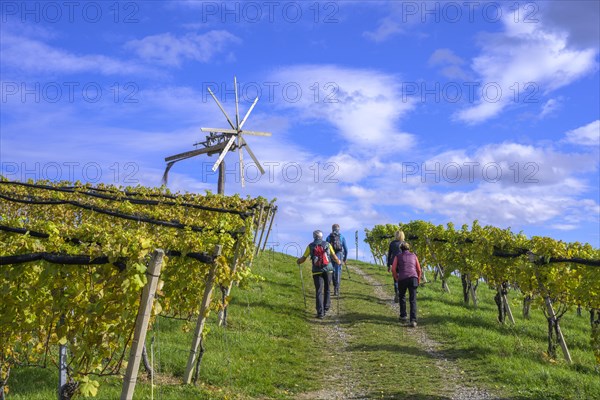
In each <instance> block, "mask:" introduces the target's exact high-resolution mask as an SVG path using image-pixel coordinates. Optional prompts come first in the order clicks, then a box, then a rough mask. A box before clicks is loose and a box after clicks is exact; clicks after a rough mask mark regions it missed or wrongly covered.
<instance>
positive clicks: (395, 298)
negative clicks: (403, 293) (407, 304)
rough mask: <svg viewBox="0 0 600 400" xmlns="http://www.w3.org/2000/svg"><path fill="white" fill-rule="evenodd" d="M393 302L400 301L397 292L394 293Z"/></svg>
mask: <svg viewBox="0 0 600 400" xmlns="http://www.w3.org/2000/svg"><path fill="white" fill-rule="evenodd" d="M394 303H400V297H399V296H398V293H396V295H395V296H394Z"/></svg>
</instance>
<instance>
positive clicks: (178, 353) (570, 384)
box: [8, 252, 600, 400]
mask: <svg viewBox="0 0 600 400" xmlns="http://www.w3.org/2000/svg"><path fill="white" fill-rule="evenodd" d="M294 261H295V260H294V259H293V258H291V257H288V256H285V255H282V254H279V253H272V252H265V253H264V254H263V255H261V257H260V258H259V259H258V260H257V261H256V263H255V268H254V272H255V273H257V274H259V275H261V276H263V277H264V278H265V280H264V281H262V282H259V283H256V284H254V285H252V286H251V287H250V288H249V289H240V288H234V291H233V299H232V302H231V307H230V309H229V318H228V322H229V326H228V327H227V328H226V329H223V328H220V327H217V326H216V325H215V320H216V315H214V314H211V316H210V317H209V321H208V325H207V327H208V329H209V330H210V332H209V334H208V337H207V340H206V344H205V346H206V353H205V356H204V359H203V362H202V369H201V372H200V379H199V380H200V382H201V383H200V384H199V385H198V386H193V385H182V384H181V379H182V375H183V372H184V368H185V364H186V359H187V355H188V352H189V346H190V343H191V337H192V333H191V332H184V331H183V329H182V328H183V325H184V324H183V323H182V322H181V321H174V320H169V319H164V318H159V319H158V320H157V322H156V323H155V324H154V326H153V331H151V332H149V340H150V338H152V337H154V358H155V366H156V370H157V382H158V383H159V384H158V385H157V386H156V387H155V388H154V398H156V399H160V400H170V399H187V398H193V399H251V398H261V399H265V398H272V399H294V398H296V397H298V396H299V394H301V393H303V392H311V391H315V390H318V389H320V388H322V387H323V386H325V385H331V384H332V383H331V381H330V380H329V381H328V380H327V379H325V374H327V371H329V370H330V369H331V368H332V366H334V364H335V363H339V362H340V359H339V357H337V356H336V355H335V352H330V351H328V350H327V349H323V348H322V347H323V346H322V345H321V343H322V339H323V338H321V337H319V336H318V335H319V332H323V328H324V327H334V326H339V327H341V329H342V330H343V331H344V332H345V334H346V337H347V340H346V343H341V342H340V346H344V348H343V353H344V354H345V355H346V357H345V360H347V361H348V363H349V364H348V365H344V371H345V374H347V377H346V380H345V381H348V380H350V381H351V382H354V385H355V387H356V390H357V392H359V393H362V394H364V396H365V397H367V398H386V399H392V398H410V399H435V400H445V399H448V398H449V396H450V393H451V388H450V387H449V386H448V382H447V379H446V377H445V376H444V372H443V371H442V370H440V369H439V368H437V367H436V366H435V365H434V360H433V359H432V357H431V356H430V355H429V354H428V353H427V352H425V351H424V350H423V348H422V346H420V345H419V343H418V342H417V341H416V339H415V338H414V337H413V335H411V333H410V328H406V327H401V326H400V325H399V324H398V322H397V318H398V316H397V315H396V314H395V312H393V311H392V309H391V308H390V307H388V306H387V304H385V302H382V301H380V300H379V299H378V298H377V297H375V294H374V292H373V287H372V286H371V285H369V284H367V283H366V282H365V281H364V280H363V279H361V278H360V277H359V276H357V275H356V274H352V279H348V276H347V273H345V275H344V278H343V281H342V298H341V301H340V303H339V315H338V314H337V306H338V304H337V303H336V300H335V299H334V300H333V304H332V310H331V311H330V315H329V316H328V317H326V318H325V319H324V320H322V321H321V320H316V319H315V318H314V289H313V285H312V281H311V279H310V273H309V270H310V269H309V267H308V265H304V269H303V271H304V281H305V287H306V290H307V293H306V296H307V306H306V307H305V305H304V300H303V296H302V291H301V285H300V279H299V272H298V267H297V266H296V264H295V262H294ZM352 264H354V265H357V266H359V267H360V268H361V269H363V270H364V271H365V272H367V273H368V274H369V275H371V276H372V277H373V278H374V279H376V280H377V281H379V282H380V283H381V284H382V285H383V286H382V287H383V288H384V290H386V291H387V293H388V295H389V296H390V298H391V297H392V295H393V288H392V285H391V284H390V277H389V275H388V274H387V272H386V271H385V270H384V269H383V268H381V267H377V266H373V265H370V264H365V263H360V262H353V263H352ZM449 285H450V289H451V294H447V293H444V292H442V290H441V288H440V284H439V283H435V284H433V283H432V284H428V285H427V286H426V287H425V288H422V289H420V290H419V294H418V304H419V326H420V327H421V328H422V329H425V330H426V332H427V333H428V335H429V336H430V337H431V338H433V339H435V340H436V341H437V342H439V343H441V347H442V351H443V352H444V355H445V357H446V358H448V359H450V360H452V361H455V362H456V364H457V365H458V366H459V368H460V370H462V371H464V376H465V379H464V384H465V385H470V384H474V383H476V384H477V385H478V386H483V387H484V388H485V387H486V388H489V389H492V390H493V391H495V392H497V393H499V394H501V395H502V397H506V398H515V399H586V400H587V399H594V398H598V399H600V375H599V374H598V373H597V372H595V370H594V358H593V354H592V350H591V346H590V343H589V339H590V337H589V335H590V328H589V322H588V318H587V317H586V316H584V317H577V316H576V315H575V313H574V312H572V311H570V312H569V313H567V315H565V317H564V318H563V321H562V323H561V325H562V328H563V332H564V334H565V336H566V340H567V343H568V345H569V348H570V350H571V354H572V357H573V360H574V363H573V364H572V365H568V364H566V363H565V362H564V361H560V360H557V361H552V360H548V358H547V357H545V356H544V351H545V350H546V321H545V319H544V316H543V314H542V312H541V311H540V310H537V309H534V308H532V310H531V316H532V318H531V319H530V320H525V319H523V318H522V317H521V316H520V309H521V308H520V301H521V298H520V297H519V296H518V295H517V294H516V293H514V292H510V293H509V297H510V299H511V305H512V309H513V313H514V315H515V319H516V324H515V326H512V325H510V324H507V325H501V324H498V323H497V322H496V306H495V303H494V301H493V296H494V292H493V291H491V290H489V289H488V288H487V287H485V285H483V284H481V285H479V289H478V292H479V293H478V297H479V300H480V306H479V308H478V309H473V308H471V307H469V306H465V305H463V304H462V300H461V298H462V297H461V292H460V280H459V279H456V278H451V279H450V281H449ZM192 328H193V324H192ZM148 348H150V347H149V343H148ZM559 351H560V350H559ZM142 375H143V374H141V375H140V378H139V381H138V385H137V386H136V395H135V397H134V398H135V399H148V398H150V390H151V388H150V385H149V383H148V382H147V381H146V380H145V378H143V376H142ZM56 382H57V373H56V370H55V369H54V368H53V367H52V368H48V369H35V368H18V369H17V368H16V369H14V370H13V371H12V373H11V377H10V380H9V386H10V388H11V392H10V394H9V397H8V399H9V400H10V399H15V400H24V399H27V400H46V399H55V398H56V394H55V393H56V389H55V388H56ZM343 384H344V380H342V381H340V382H339V385H343ZM120 388H121V381H120V380H119V379H117V378H103V379H102V384H101V386H100V391H99V394H98V397H97V398H98V399H115V398H118V397H119V394H120Z"/></svg>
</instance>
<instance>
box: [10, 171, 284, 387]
mask: <svg viewBox="0 0 600 400" xmlns="http://www.w3.org/2000/svg"><path fill="white" fill-rule="evenodd" d="M261 206H262V207H265V206H266V207H274V206H273V202H270V203H269V202H267V200H266V199H264V198H257V199H252V198H246V199H243V198H241V197H239V196H230V197H225V196H222V195H214V194H212V193H210V192H208V193H206V194H205V195H197V194H190V193H185V194H179V193H175V194H174V193H171V192H170V191H168V190H167V189H164V188H145V187H141V186H137V187H129V188H119V187H114V186H111V185H98V186H95V187H94V186H91V185H84V184H80V183H78V182H77V183H75V184H74V185H73V184H72V183H70V182H58V183H52V182H35V183H34V182H27V183H23V182H11V181H8V180H6V179H4V178H1V177H0V209H1V210H2V211H1V213H0V240H1V242H2V249H1V250H0V276H2V278H3V279H2V282H1V283H0V343H2V348H1V349H0V391H2V388H6V387H7V380H8V376H9V374H10V368H14V367H18V366H23V365H36V366H48V365H49V364H50V365H56V364H57V354H56V351H55V349H56V347H57V346H58V345H59V344H60V345H66V346H67V348H68V353H69V363H68V372H69V376H70V379H72V381H73V382H76V383H77V385H78V393H80V394H83V395H95V394H96V393H97V390H98V389H97V388H98V382H97V381H95V380H94V379H93V377H94V376H102V375H119V374H121V373H122V369H123V367H124V364H125V363H126V362H125V361H124V357H125V352H126V349H127V347H128V345H129V344H130V341H131V338H132V332H133V328H134V324H135V319H136V315H137V311H138V307H139V301H140V298H139V297H140V291H141V288H142V287H143V286H144V285H145V284H146V282H147V279H146V265H147V262H148V260H149V257H150V255H151V253H152V251H153V250H154V249H155V248H162V249H164V250H165V251H166V254H167V257H166V262H165V266H164V267H163V271H162V273H161V281H162V282H161V283H160V286H161V290H160V291H159V292H158V294H159V297H158V299H157V301H155V304H154V310H153V314H154V315H157V314H161V315H167V316H179V317H183V318H187V319H189V318H191V317H193V316H194V315H197V314H198V311H199V310H198V304H199V299H201V297H202V293H203V291H204V287H205V279H206V276H207V274H208V271H209V269H210V268H209V264H208V262H212V259H211V258H210V257H209V256H208V254H211V253H212V251H213V249H214V247H215V246H216V245H221V246H222V253H221V256H220V257H219V258H218V259H217V260H216V264H215V265H216V266H217V268H216V278H215V284H216V285H229V283H230V282H231V281H238V282H243V281H244V280H245V279H247V278H248V277H251V276H252V273H251V271H250V270H249V268H248V265H250V262H251V259H252V257H253V256H254V254H255V251H254V250H255V249H254V234H255V232H254V230H255V229H258V227H260V226H264V225H265V224H266V220H265V221H259V220H258V219H257V218H256V217H254V215H255V214H257V210H258V209H259V207H261ZM263 219H266V217H265V218H263ZM234 253H235V254H234ZM234 260H235V263H236V268H234V266H233V265H232V264H233V262H234ZM232 270H235V273H232ZM211 306H212V307H213V308H219V307H223V304H219V303H218V301H217V300H216V299H215V300H214V301H213V304H212V305H211Z"/></svg>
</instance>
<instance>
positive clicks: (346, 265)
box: [344, 262, 352, 279]
mask: <svg viewBox="0 0 600 400" xmlns="http://www.w3.org/2000/svg"><path fill="white" fill-rule="evenodd" d="M344 266H345V267H346V271H348V279H352V278H350V268H348V263H347V262H344Z"/></svg>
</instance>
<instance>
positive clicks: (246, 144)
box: [240, 137, 265, 175]
mask: <svg viewBox="0 0 600 400" xmlns="http://www.w3.org/2000/svg"><path fill="white" fill-rule="evenodd" d="M240 140H241V142H242V146H244V147H246V151H247V152H248V154H250V157H251V158H252V160H254V162H255V163H256V166H257V167H258V170H259V171H260V173H261V174H262V175H264V174H265V170H264V168H263V167H262V165H260V162H258V158H256V156H255V155H254V153H253V152H252V150H251V149H250V146H249V145H248V142H246V140H245V139H244V138H243V137H240Z"/></svg>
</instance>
